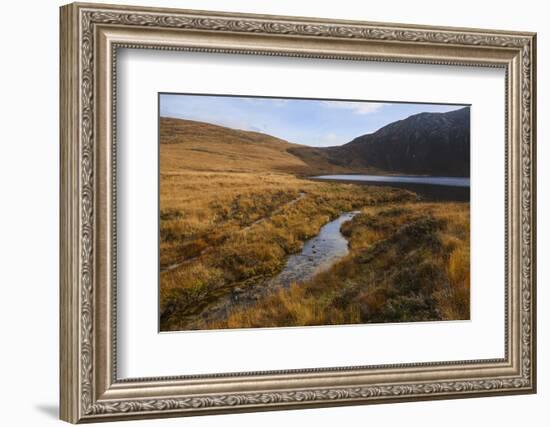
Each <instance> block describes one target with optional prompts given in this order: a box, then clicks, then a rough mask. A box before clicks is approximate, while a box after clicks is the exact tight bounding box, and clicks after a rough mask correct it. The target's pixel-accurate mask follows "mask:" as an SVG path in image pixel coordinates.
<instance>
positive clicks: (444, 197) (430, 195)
mask: <svg viewBox="0 0 550 427" xmlns="http://www.w3.org/2000/svg"><path fill="white" fill-rule="evenodd" d="M346 175H347V174H346ZM321 176H324V177H329V176H331V175H321ZM321 176H311V177H308V178H307V179H309V180H311V181H315V182H334V183H339V184H356V185H365V186H376V187H393V188H400V189H404V190H409V191H412V192H414V193H416V194H418V196H419V197H420V198H421V199H422V200H425V201H442V202H448V201H453V202H469V201H470V186H469V184H468V186H456V185H442V184H433V183H428V182H397V181H394V182H389V181H382V180H381V181H370V180H368V179H365V180H359V179H356V178H355V179H346V178H343V177H341V178H340V177H338V178H336V176H337V175H333V176H335V178H321ZM340 176H343V175H340ZM349 176H354V177H357V176H365V175H362V174H349ZM368 176H370V177H379V178H386V177H388V176H386V175H368ZM400 176H401V177H405V178H420V177H415V176H412V175H407V176H404V175H400ZM395 177H396V176H393V178H395ZM431 178H435V179H437V178H446V179H447V178H455V177H431ZM468 181H469V178H468Z"/></svg>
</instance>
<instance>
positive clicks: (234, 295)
mask: <svg viewBox="0 0 550 427" xmlns="http://www.w3.org/2000/svg"><path fill="white" fill-rule="evenodd" d="M358 213H359V211H353V212H346V213H344V214H342V215H340V216H339V217H338V218H336V219H335V220H333V221H330V222H328V223H327V224H325V225H324V226H323V227H322V228H321V230H320V231H319V233H318V234H317V235H316V236H315V237H313V238H311V239H309V240H307V241H306V242H305V243H304V246H303V247H302V250H301V251H300V253H297V254H295V255H291V256H290V257H289V258H288V260H287V262H286V264H285V267H284V268H283V270H282V271H281V272H280V273H279V274H277V275H276V276H275V277H273V278H271V279H267V280H261V281H259V282H258V283H256V284H253V285H247V286H242V287H239V286H237V287H234V288H233V289H232V290H231V292H230V293H229V294H227V295H225V296H223V297H222V298H221V299H220V300H219V301H217V302H216V303H215V304H214V305H212V306H210V307H209V309H208V310H207V311H205V312H204V313H203V314H202V318H203V320H216V319H222V318H225V317H227V316H228V315H229V313H230V311H231V310H234V309H235V308H238V307H246V306H248V305H250V304H253V303H254V302H255V301H257V300H258V299H260V298H262V297H264V296H265V295H268V294H270V293H271V292H274V291H276V290H278V289H284V288H288V287H289V286H290V285H291V284H292V283H293V282H304V281H306V280H310V279H312V278H313V277H314V276H315V275H317V274H319V273H320V272H322V271H325V270H327V269H329V268H330V267H331V266H332V265H333V264H334V263H335V262H336V261H338V260H339V259H341V258H342V257H344V256H346V255H347V254H348V252H349V248H348V241H347V240H346V238H345V237H344V236H343V235H342V233H341V232H340V227H341V226H342V224H344V223H345V222H348V221H350V220H351V219H353V217H354V216H355V215H357V214H358ZM190 327H191V329H193V325H190Z"/></svg>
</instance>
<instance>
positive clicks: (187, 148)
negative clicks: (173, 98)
mask: <svg viewBox="0 0 550 427" xmlns="http://www.w3.org/2000/svg"><path fill="white" fill-rule="evenodd" d="M160 142H161V163H162V165H161V169H162V171H163V172H165V171H167V170H181V169H182V168H188V169H192V170H226V171H228V170H231V171H258V170H263V171H265V170H269V171H280V172H289V173H294V174H298V175H314V174H317V175H318V174H326V173H380V174H383V173H396V174H413V175H436V176H437V175H439V176H470V107H465V108H461V109H459V110H455V111H451V112H448V113H420V114H415V115H413V116H410V117H407V118H406V119H403V120H399V121H396V122H393V123H390V124H388V125H386V126H384V127H383V128H381V129H379V130H378V131H376V132H374V133H370V134H366V135H362V136H358V137H357V138H355V139H353V140H352V141H350V142H349V143H347V144H344V145H342V146H338V147H325V148H320V147H308V146H304V145H298V144H292V143H290V142H288V141H285V140H283V139H280V138H276V137H274V136H271V135H267V134H263V133H260V132H251V131H244V130H237V129H231V128H228V127H224V126H218V125H213V124H210V123H204V122H196V121H192V120H183V119H174V118H167V117H161V119H160Z"/></svg>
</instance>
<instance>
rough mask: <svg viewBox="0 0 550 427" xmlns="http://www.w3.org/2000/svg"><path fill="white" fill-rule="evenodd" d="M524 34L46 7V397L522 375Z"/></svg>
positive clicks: (530, 330)
mask: <svg viewBox="0 0 550 427" xmlns="http://www.w3.org/2000/svg"><path fill="white" fill-rule="evenodd" d="M535 39H536V38H535V34H533V33H519V32H509V31H495V30H480V29H463V28H438V27H423V26H412V25H402V24H381V23H369V22H354V21H332V20H324V19H314V18H296V17H281V16H263V15H243V14H231V13H217V12H202V11H189V10H174V9H158V8H141V7H127V6H110V5H94V4H79V3H77V4H71V5H67V6H63V7H62V8H61V49H60V51H61V85H60V88H61V94H60V96H61V98H60V100H61V112H60V123H61V124H60V134H61V165H62V172H61V240H60V241H61V249H60V250H61V283H60V286H61V290H60V292H61V304H60V305H61V313H60V316H61V321H60V323H61V334H60V336H61V349H60V350H61V351H60V359H61V360H60V372H61V378H60V382H61V418H62V419H63V420H66V421H69V422H72V423H78V422H93V421H112V420H123V419H130V418H154V417H169V416H185V415H201V414H215V413H227V412H243V411H259V410H262V411H263V410H275V409H285V408H289V409H290V408H307V407H320V406H331V405H352V404H369V403H385V402H402V401H410V400H430V399H443V398H462V397H479V396H488V395H497V394H521V393H534V392H535V391H536V331H535V326H536V319H535V314H536V311H535V308H536V304H535V303H536V300H535V295H536V289H535V277H536V270H535V268H536V257H535V247H536V245H535V236H536V232H535V231H536V218H535V212H536V198H535V196H536V183H535V176H536V174H535V131H536V129H535V122H536V117H535V105H536V102H535V92H536V91H535V82H536V78H535V71H536V62H535V59H536V55H535V53H536V46H535Z"/></svg>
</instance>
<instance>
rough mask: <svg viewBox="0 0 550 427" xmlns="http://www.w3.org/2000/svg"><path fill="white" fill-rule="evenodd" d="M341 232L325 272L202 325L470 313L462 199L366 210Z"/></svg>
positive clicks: (434, 317) (339, 321)
mask: <svg viewBox="0 0 550 427" xmlns="http://www.w3.org/2000/svg"><path fill="white" fill-rule="evenodd" d="M343 232H344V233H345V234H346V235H347V236H348V238H349V239H350V244H351V249H352V250H351V252H350V254H349V255H348V256H347V257H346V258H345V259H343V260H342V261H341V262H339V263H338V264H336V265H334V266H333V267H332V268H331V269H330V270H329V271H327V272H324V273H321V274H319V275H318V276H316V277H315V278H314V279H313V280H311V281H309V282H305V283H295V284H293V285H292V286H291V287H290V288H289V289H288V290H282V291H279V292H277V293H273V294H271V295H268V296H266V297H265V298H263V299H262V300H260V301H258V302H257V303H256V304H254V305H251V306H249V307H246V308H244V309H236V310H235V311H234V312H232V313H231V314H230V315H229V316H228V317H227V319H223V320H218V321H215V322H211V323H210V324H205V325H204V326H205V327H208V328H217V329H220V328H247V327H260V326H263V327H266V326H278V327H281V326H308V325H309V326H311V325H331V324H334V325H336V324H355V323H366V322H401V321H418V320H460V319H469V317H470V309H469V305H470V298H469V295H470V280H469V277H470V260H469V205H468V204H467V203H414V204H411V203H405V204H400V206H399V207H392V208H390V209H388V208H386V207H384V208H379V207H375V208H372V207H369V208H364V209H363V214H362V215H359V216H357V217H356V218H355V219H354V220H353V221H351V222H349V223H346V224H344V226H343Z"/></svg>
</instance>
